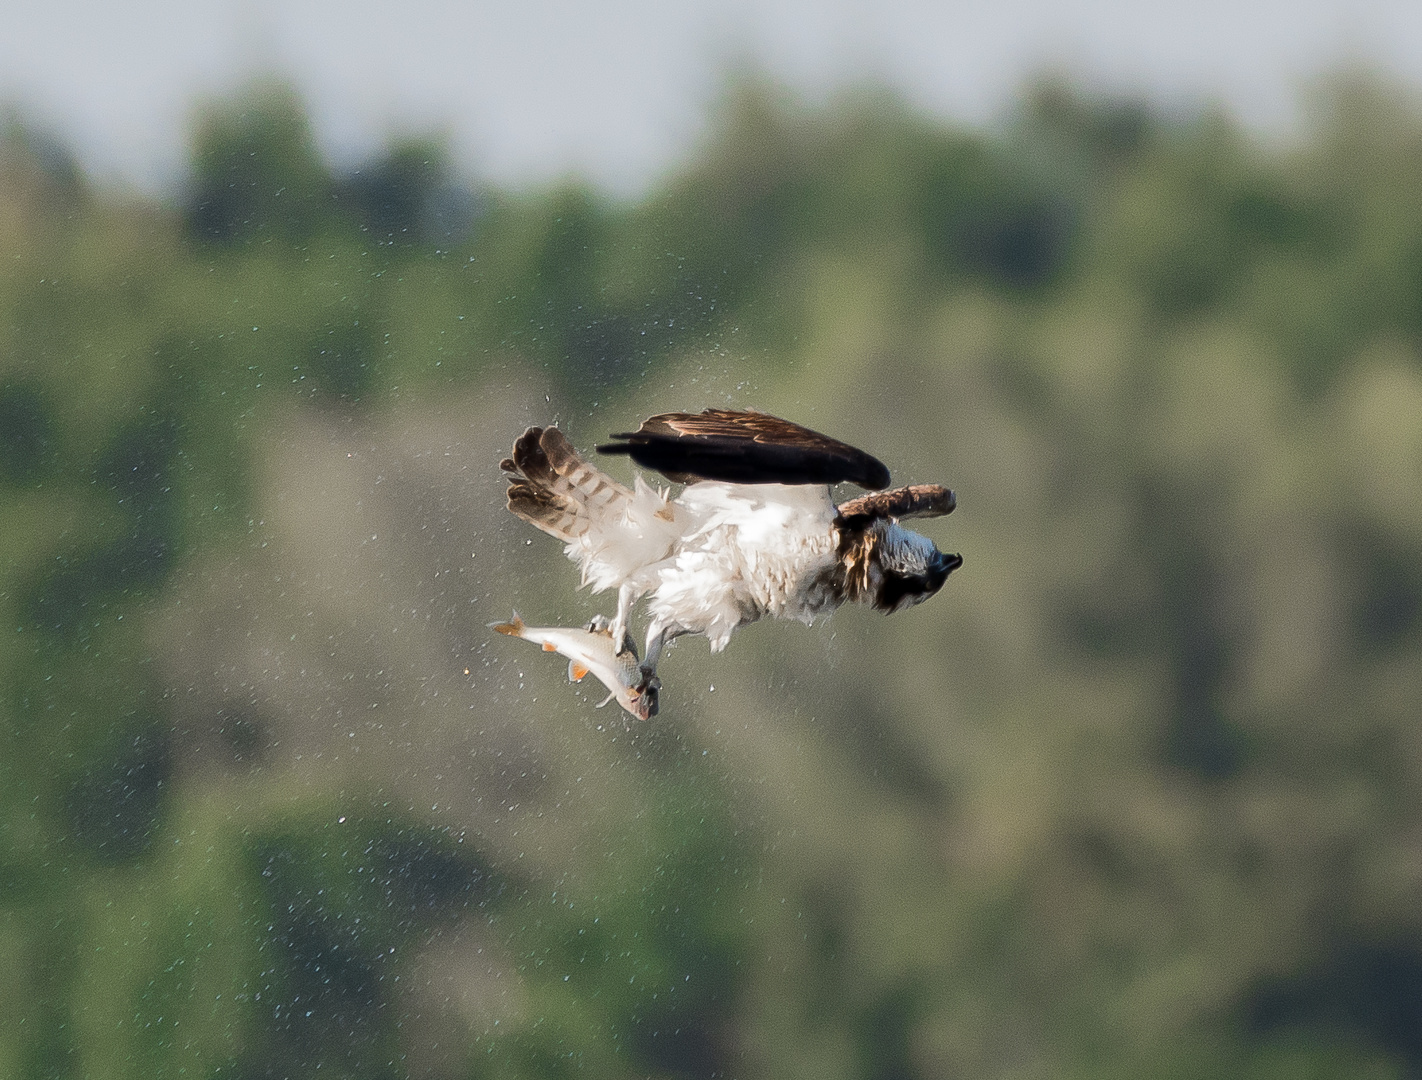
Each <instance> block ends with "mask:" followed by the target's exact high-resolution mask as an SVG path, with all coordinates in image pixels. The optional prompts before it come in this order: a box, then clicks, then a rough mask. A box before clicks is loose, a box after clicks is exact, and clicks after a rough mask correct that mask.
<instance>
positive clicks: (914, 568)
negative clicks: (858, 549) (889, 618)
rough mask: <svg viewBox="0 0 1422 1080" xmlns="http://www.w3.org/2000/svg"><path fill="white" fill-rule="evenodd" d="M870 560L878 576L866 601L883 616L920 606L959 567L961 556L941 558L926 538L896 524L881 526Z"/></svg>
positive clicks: (941, 553) (874, 578) (934, 546)
mask: <svg viewBox="0 0 1422 1080" xmlns="http://www.w3.org/2000/svg"><path fill="white" fill-rule="evenodd" d="M874 557H875V560H876V561H877V563H878V573H877V574H874V575H873V578H872V585H871V592H870V597H869V602H870V603H871V604H873V605H874V607H876V608H878V609H879V610H880V611H882V612H884V614H886V615H889V614H892V613H893V612H895V611H902V610H903V609H904V608H910V607H913V606H914V605H915V604H921V603H923V602H924V601H925V600H927V599H928V598H929V597H930V596H932V595H933V594H934V593H936V592H937V591H938V590H939V589H941V588H943V583H944V582H945V581H947V580H948V575H949V574H951V573H952V572H953V571H954V570H956V569H958V567H960V566H962V565H963V556H961V555H945V554H944V553H943V552H941V551H939V550H938V547H937V545H935V544H934V543H933V541H932V540H930V539H928V537H926V536H921V535H920V534H918V533H916V532H913V531H912V530H910V529H905V528H904V527H903V526H902V525H899V524H898V523H897V522H894V523H891V524H888V525H886V526H885V527H884V530H883V532H882V534H881V535H880V536H879V542H878V543H877V544H875V545H874Z"/></svg>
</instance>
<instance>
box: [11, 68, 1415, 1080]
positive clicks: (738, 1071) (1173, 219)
mask: <svg viewBox="0 0 1422 1080" xmlns="http://www.w3.org/2000/svg"><path fill="white" fill-rule="evenodd" d="M717 115H718V117H719V119H718V122H717V124H716V125H715V128H714V131H713V133H712V134H711V135H710V136H708V139H707V141H706V142H705V145H704V146H703V147H702V148H701V149H700V150H699V151H698V152H697V153H696V154H695V155H694V156H693V157H692V158H691V159H689V160H688V161H686V162H685V163H684V165H683V167H682V168H681V169H680V170H679V171H678V172H677V173H676V174H675V175H674V176H671V177H669V178H667V179H666V180H664V181H663V182H662V183H660V184H659V185H657V186H656V187H655V188H654V189H653V190H651V191H649V192H648V193H647V194H645V195H643V196H641V197H639V198H637V199H635V200H630V201H617V200H613V199H611V198H609V197H607V196H606V195H604V194H602V193H600V192H598V191H597V190H595V189H593V188H590V187H589V186H587V185H586V184H583V183H581V182H579V181H578V180H576V179H569V180H568V181H567V182H565V183H561V184H557V185H553V186H550V187H548V188H546V189H543V190H523V191H508V190H496V189H493V188H490V187H488V186H485V185H481V184H479V183H476V182H473V181H470V180H469V179H468V178H466V177H462V176H459V175H457V174H456V173H455V172H454V171H453V170H452V169H451V167H450V166H449V164H448V160H449V159H448V155H447V153H446V151H445V148H444V147H443V146H442V144H441V143H440V142H439V140H438V139H416V138H412V139H410V140H409V141H406V142H401V143H398V144H395V145H391V146H390V147H389V148H388V149H387V150H386V151H385V152H383V153H382V154H381V155H379V156H377V157H376V158H375V159H373V160H371V161H369V162H366V163H365V164H364V165H363V166H362V167H361V168H359V169H357V170H349V171H341V170H337V169H334V168H333V167H332V166H331V165H330V164H329V163H328V162H327V161H325V160H323V158H322V157H321V155H320V154H319V152H318V151H317V149H316V148H315V144H314V143H313V141H312V137H311V132H310V130H309V127H308V124H307V121H306V119H305V115H304V110H303V106H302V103H301V102H300V101H299V100H297V99H296V98H295V97H294V95H293V94H292V93H291V92H290V91H289V90H288V89H286V88H285V87H283V86H282V85H280V84H257V85H253V86H251V87H249V88H248V89H247V90H245V91H244V92H243V93H242V94H241V95H239V96H238V97H235V98H233V99H231V100H227V101H222V102H217V103H214V104H211V105H209V106H208V107H207V108H206V109H205V110H203V111H202V112H201V113H200V114H199V118H198V121H197V123H196V124H195V128H194V138H193V144H192V145H193V148H192V156H191V167H190V170H189V175H188V181H187V184H186V186H185V189H184V191H183V192H182V194H181V196H179V197H174V198H172V199H170V200H167V201H155V200H153V199H150V198H147V197H140V196H138V195H135V194H132V193H125V192H121V191H115V190H109V189H103V188H97V187H95V186H93V185H91V184H90V183H89V182H87V181H86V180H85V179H84V178H83V177H82V176H81V175H80V174H79V172H78V171H77V169H76V168H75V167H74V165H73V164H72V161H71V159H70V157H69V156H68V154H67V153H66V151H65V149H64V148H63V147H62V146H57V145H55V144H54V143H53V142H51V141H49V140H46V139H45V138H43V137H42V136H40V135H38V134H36V133H35V132H34V131H32V130H29V129H26V128H24V127H23V126H21V125H18V124H11V126H10V127H9V128H8V129H7V131H6V133H5V135H4V139H3V147H0V312H3V318H0V611H3V631H4V633H3V636H0V771H2V774H0V963H3V969H4V971H5V972H6V978H5V979H3V980H0V1015H3V1017H4V1022H3V1023H0V1076H6V1077H10V1076H14V1077H55V1078H59V1077H86V1078H87V1077H95V1078H100V1077H103V1078H109V1077H113V1078H120V1077H134V1078H139V1077H143V1078H158V1077H199V1078H217V1077H223V1078H226V1077H232V1078H258V1077H308V1076H311V1077H314V1076H332V1077H352V1078H365V1077H371V1078H376V1077H379V1078H386V1077H390V1078H396V1077H406V1076H409V1077H470V1078H477V1077H565V1076H593V1077H642V1076H667V1077H674V1076H685V1077H713V1076H721V1077H777V1078H779V1077H805V1078H815V1080H831V1078H837V1077H846V1078H851V1077H854V1078H866V1080H870V1078H872V1080H907V1078H919V1077H922V1078H929V1077H972V1078H978V1077H985V1078H986V1077H1003V1078H1008V1077H1011V1078H1017V1077H1024V1078H1025V1077H1083V1078H1085V1077H1121V1078H1126V1077H1131V1078H1136V1077H1162V1078H1164V1077H1170V1078H1176V1077H1179V1078H1186V1077H1217V1076H1226V1075H1227V1076H1236V1077H1259V1078H1263V1077H1279V1078H1289V1080H1294V1078H1300V1077H1320V1078H1321V1077H1345V1076H1346V1077H1355V1076H1362V1077H1377V1078H1383V1077H1405V1076H1416V1075H1422V903H1419V900H1422V726H1419V720H1422V663H1419V659H1420V657H1419V645H1422V353H1419V349H1420V348H1422V105H1419V104H1418V102H1417V101H1416V100H1414V99H1411V98H1409V97H1407V96H1406V95H1405V94H1404V93H1403V92H1402V91H1400V90H1399V89H1398V88H1397V87H1394V86H1390V85H1387V84H1385V83H1380V82H1377V81H1373V80H1369V79H1368V78H1365V77H1357V76H1347V75H1345V76H1340V77H1338V78H1335V79H1333V80H1331V81H1328V82H1326V83H1324V84H1321V85H1320V87H1319V88H1318V91H1317V93H1316V95H1315V99H1314V103H1313V106H1312V112H1311V114H1310V115H1311V120H1310V121H1309V123H1308V124H1307V125H1306V127H1305V128H1303V129H1302V130H1300V131H1299V132H1297V133H1296V134H1295V135H1293V136H1290V137H1289V138H1287V139H1282V138H1272V139H1264V138H1262V137H1259V136H1255V135H1251V134H1250V133H1248V132H1246V131H1245V130H1243V129H1241V128H1240V127H1239V125H1238V124H1236V123H1235V122H1234V121H1232V120H1231V118H1230V117H1229V116H1227V115H1223V114H1221V113H1217V112H1210V111H1205V112H1202V113H1198V114H1193V115H1188V116H1179V115H1169V114H1166V113H1164V112H1161V111H1159V110H1157V109H1153V108H1150V107H1147V106H1144V105H1140V104H1138V103H1134V102H1130V101H1125V100H1106V99H1097V98H1093V97H1090V96H1087V95H1083V94H1081V93H1078V92H1076V91H1074V90H1073V89H1072V88H1071V87H1070V86H1069V85H1067V84H1064V83H1060V82H1051V81H1048V82H1044V83H1041V84H1039V85H1036V86H1034V87H1031V88H1030V89H1029V90H1028V91H1027V92H1025V93H1024V94H1023V96H1022V102H1021V105H1020V107H1019V108H1018V109H1016V110H1015V111H1014V113H1013V114H1012V115H1011V116H1010V117H1009V118H1007V119H1006V120H1004V121H1003V122H1002V123H1001V124H999V125H997V126H996V127H994V128H993V129H992V130H991V131H982V130H969V129H961V128H954V127H952V126H948V125H946V124H945V123H944V122H942V121H940V120H936V119H931V118H928V117H926V116H924V115H921V114H918V113H916V112H914V111H913V110H912V109H911V108H909V107H908V106H906V105H904V104H903V103H902V102H900V101H899V100H897V99H895V98H894V97H892V96H891V95H888V94H887V93H883V92H879V91H874V90H864V91H858V92H854V93H848V94H845V95H843V96H841V97H839V98H836V99H835V100H833V101H831V102H829V103H827V104H823V105H818V106H809V105H807V104H805V103H804V102H801V101H798V100H795V99H793V98H790V97H787V96H785V95H783V94H782V93H781V92H780V91H778V90H777V89H776V88H775V87H774V86H773V85H772V84H770V83H769V82H767V81H765V80H762V79H759V78H758V77H756V76H754V75H748V76H744V77H741V78H739V79H737V80H734V81H733V82H732V83H731V85H730V86H729V87H728V89H727V91H726V93H725V95H724V98H723V101H722V103H721V105H720V107H719V111H718V114H717ZM706 406H730V407H755V408H759V409H762V410H765V411H769V412H774V413H777V414H780V415H784V416H787V417H790V418H792V419H795V420H797V421H799V422H801V423H804V424H807V425H809V426H812V427H815V428H817V429H820V430H824V431H826V432H828V433H830V434H832V435H835V436H837V437H839V438H842V439H845V440H847V441H850V442H854V443H856V444H859V445H862V446H865V447H866V448H867V449H869V450H870V451H871V452H873V453H874V454H876V455H877V456H878V457H880V458H881V459H883V460H884V461H885V462H887V463H888V464H889V465H890V467H891V468H892V469H893V470H894V472H895V478H896V480H898V481H899V482H941V483H946V484H948V485H950V486H952V487H953V488H955V489H956V491H957V492H958V496H959V509H958V511H957V513H956V514H954V515H953V516H952V517H950V518H947V519H944V520H942V521H938V522H930V523H927V524H926V526H925V531H926V532H929V533H930V534H931V535H932V536H933V538H934V539H935V540H936V541H937V542H938V544H939V546H940V547H942V548H943V549H944V550H947V551H961V552H962V553H963V555H964V558H965V565H964V567H963V569H962V570H961V571H960V572H959V573H957V574H955V575H954V576H953V577H952V579H951V580H950V581H949V583H948V585H947V587H946V588H945V589H944V590H943V592H942V593H941V594H940V595H939V596H938V597H936V598H935V599H934V600H932V601H931V602H930V603H928V604H926V605H924V606H922V607H919V608H915V609H913V610H912V611H910V612H907V613H904V614H901V615H897V616H895V617H893V618H890V619H885V618H883V617H881V616H879V615H876V614H874V613H873V612H871V611H869V610H867V609H853V610H848V609H847V610H843V611H841V612H840V613H838V614H837V615H836V616H835V617H834V618H833V620H831V621H830V622H829V623H828V624H827V625H825V626H822V627H818V628H815V629H813V630H807V629H805V628H804V627H802V626H799V625H798V624H774V625H772V624H761V625H756V626H753V627H750V628H748V629H746V630H744V631H742V632H741V633H740V634H738V635H737V637H736V639H735V641H734V642H733V644H732V645H731V647H730V648H729V649H728V650H727V651H726V652H725V653H723V654H721V655H719V656H716V657H711V656H710V655H709V654H708V652H707V649H706V646H705V643H704V642H702V641H699V640H697V639H686V640H684V641H682V642H680V643H679V644H678V645H677V647H676V648H675V649H674V650H672V652H671V653H670V654H669V655H668V657H667V659H666V661H665V662H664V664H663V670H662V675H663V678H664V680H665V684H666V687H665V689H664V691H663V695H662V712H661V715H660V716H658V717H657V718H656V719H655V720H653V721H652V722H650V723H648V724H646V725H637V726H631V727H629V726H627V725H626V723H625V722H624V720H623V719H622V718H621V717H620V716H615V715H613V710H611V709H609V710H605V711H603V712H596V711H594V710H593V708H592V705H593V704H594V702H595V701H596V699H597V697H598V696H599V695H598V694H597V693H596V689H595V688H594V689H586V688H583V687H572V686H570V685H568V684H567V683H566V681H565V679H564V675H563V664H562V663H561V661H558V660H557V659H556V658H547V657H543V656H542V655H541V654H539V653H537V652H536V651H534V650H533V649H531V648H527V647H525V646H523V645H521V644H518V643H516V642H513V641H510V640H506V639H498V640H492V641H491V640H489V637H490V635H489V633H488V631H487V630H486V629H485V624H486V623H488V622H490V621H492V620H496V619H502V618H505V617H507V615H508V613H509V611H510V610H511V609H512V608H513V607H514V606H517V607H518V610H519V611H520V612H521V613H522V614H523V615H524V616H525V617H526V618H527V619H528V620H529V622H530V623H534V624H563V625H574V624H581V623H582V622H584V621H585V620H586V619H587V618H588V617H589V616H590V615H591V614H593V613H594V612H597V611H609V610H610V609H611V599H610V598H609V597H606V596H601V597H588V596H587V594H585V593H578V592H576V591H575V589H574V586H575V584H576V571H575V569H574V568H573V567H572V566H570V565H569V564H567V563H566V562H565V561H564V560H563V559H562V556H561V553H560V551H559V545H557V544H556V543H555V542H553V541H552V540H550V539H548V538H546V537H544V536H542V535H540V534H537V533H534V532H533V531H532V530H530V529H528V528H527V527H526V526H524V525H522V524H521V523H520V522H517V521H515V520H514V519H512V517H511V516H509V515H508V514H507V513H506V512H505V511H504V510H503V508H502V496H501V483H500V480H499V477H498V470H497V467H496V463H497V461H498V459H499V458H500V457H501V456H503V455H504V454H505V453H507V447H508V445H509V444H510V442H511V441H512V439H513V438H514V437H515V436H516V435H517V434H518V433H519V432H520V431H521V430H522V429H523V427H524V426H526V425H528V424H531V423H539V424H544V423H549V422H553V421H556V422H558V423H559V424H560V425H561V426H562V427H563V429H564V430H565V431H566V432H567V433H568V434H569V436H570V437H571V438H572V439H573V441H574V443H575V444H576V445H578V446H580V447H583V448H585V449H587V448H590V447H591V446H592V445H593V444H594V443H596V442H597V441H600V440H602V439H603V438H604V437H605V436H606V435H607V434H608V433H609V432H612V431H619V430H626V429H627V428H628V427H629V426H632V425H635V424H636V423H637V422H638V420H639V419H640V418H641V416H643V415H646V414H648V413H651V412H654V411H660V410H664V409H699V408H702V407H706ZM610 469H611V471H613V472H614V474H616V475H618V476H619V477H620V478H621V479H624V480H626V479H627V478H628V476H629V473H628V470H627V466H626V464H625V463H623V462H614V463H613V464H612V465H611V466H610Z"/></svg>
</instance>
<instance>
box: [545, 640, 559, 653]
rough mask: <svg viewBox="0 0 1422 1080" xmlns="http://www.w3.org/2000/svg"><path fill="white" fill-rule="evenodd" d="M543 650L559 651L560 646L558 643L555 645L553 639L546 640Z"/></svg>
mask: <svg viewBox="0 0 1422 1080" xmlns="http://www.w3.org/2000/svg"><path fill="white" fill-rule="evenodd" d="M543 651H544V652H557V651H558V646H557V645H554V644H553V642H551V641H545V642H544V643H543Z"/></svg>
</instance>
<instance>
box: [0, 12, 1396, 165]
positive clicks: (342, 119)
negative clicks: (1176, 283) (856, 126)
mask: <svg viewBox="0 0 1422 1080" xmlns="http://www.w3.org/2000/svg"><path fill="white" fill-rule="evenodd" d="M747 60H749V61H752V62H754V63H756V64H758V65H759V66H761V67H762V68H764V69H766V70H767V71H769V72H770V73H771V74H772V75H773V76H775V77H776V78H779V79H781V80H782V81H784V82H785V83H786V84H787V85H789V86H790V87H792V88H794V89H795V90H797V91H799V92H800V93H802V94H805V95H807V96H809V97H811V98H820V97H822V96H823V95H825V94H826V93H829V92H832V90H833V89H834V88H835V87H837V86H841V85H844V84H845V83H847V82H852V81H863V80H865V79H875V80H878V81H880V82H884V83H888V84H890V85H892V86H894V87H897V88H898V89H899V90H901V91H902V92H903V93H904V94H905V95H906V96H908V97H909V98H910V99H911V100H913V101H914V102H916V103H918V104H920V105H922V106H923V107H925V108H927V109H930V110H932V111H934V112H936V113H939V114H942V115H944V116H947V117H952V118H956V119H959V120H967V121H971V122H984V121H989V120H991V119H992V118H993V117H995V116H1000V115H1001V114H1002V113H1003V111H1004V110H1005V109H1006V108H1007V107H1008V106H1009V104H1010V102H1011V100H1012V96H1013V94H1014V92H1015V91H1017V90H1018V89H1020V87H1021V86H1022V85H1023V82H1024V80H1025V79H1026V78H1027V77H1028V76H1029V75H1030V74H1031V73H1033V72H1035V71H1040V70H1042V69H1043V68H1045V67H1051V68H1054V69H1057V70H1064V71H1067V72H1071V73H1075V74H1077V75H1079V76H1080V77H1081V78H1082V80H1083V81H1085V82H1087V83H1088V84H1090V85H1095V86H1100V87H1104V88H1110V89H1117V90H1124V91H1130V92H1139V93H1145V94H1148V95H1150V96H1152V97H1154V98H1157V99H1159V100H1162V101H1164V102H1167V103H1178V102H1184V103H1187V104H1188V103H1198V102H1200V101H1203V100H1209V99H1213V100H1222V101H1224V102H1226V103H1227V104H1228V105H1229V106H1230V107H1232V108H1233V109H1234V110H1235V112H1236V113H1237V114H1238V115H1240V116H1241V117H1242V118H1243V119H1245V120H1246V121H1247V122H1248V123H1250V124H1252V125H1255V126H1259V127H1263V128H1273V129H1281V128H1287V126H1288V124H1289V123H1290V122H1291V121H1292V119H1293V118H1294V116H1295V106H1296V104H1297V102H1298V100H1299V94H1300V90H1301V88H1303V87H1306V86H1307V84H1308V82H1309V80H1310V79H1311V78H1312V77H1314V76H1317V75H1318V74H1319V73H1321V72H1326V71H1328V70H1330V69H1332V68H1336V67H1338V66H1340V65H1341V64H1343V63H1345V62H1353V63H1358V62H1366V63H1369V64H1372V65H1374V66H1377V67H1381V68H1384V69H1386V70H1389V71H1392V72H1394V73H1396V74H1397V75H1399V76H1401V77H1402V78H1404V79H1406V80H1407V81H1409V82H1411V83H1413V84H1414V85H1419V86H1422V3H1418V2H1416V0H1411V2H1408V0H1361V2H1354V3H1344V2H1340V0H1195V2H1193V3H1189V4H1185V3H1175V4H1163V3H1146V2H1140V3H1133V2H1129V0H1055V2H1053V0H951V2H941V3H930V2H925V0H821V2H818V3H816V2H812V0H700V2H697V3H687V2H683V3H678V2H675V0H664V2H656V0H607V2H604V3H594V2H586V0H585V2H577V0H499V2H492V0H465V2H451V0H378V2H377V0H352V2H348V3H336V2H334V0H127V2H124V3H113V2H103V0H0V99H5V100H8V101H9V102H10V103H11V104H12V105H17V106H18V108H19V110H20V113H21V115H22V116H24V117H25V118H26V119H27V120H29V121H30V122H31V123H37V124H38V125H40V126H41V127H42V128H44V129H46V130H48V131H50V132H52V133H54V134H57V135H59V136H60V137H61V138H62V139H63V140H65V141H66V142H67V143H68V144H69V145H70V146H71V147H72V148H73V149H74V150H75V152H76V153H77V154H78V157H79V159H80V161H81V162H82V163H83V165H84V166H85V168H86V169H88V170H89V171H90V173H91V174H93V175H94V176H95V177H97V178H100V179H103V180H110V181H116V182H120V183H127V184H132V185H137V186H139V187H142V188H145V189H148V190H153V191H162V190H164V189H171V185H172V184H173V183H174V182H175V181H176V179H177V178H178V177H179V176H180V175H181V168H182V162H183V158H184V147H185V144H186V138H187V131H188V127H189V124H190V120H191V117H192V115H193V112H194V109H195V106H196V103H197V102H198V101H200V100H201V99H202V98H203V97H204V96H212V95H220V94H224V93H229V92H231V90H232V89H233V88H234V87H237V86H239V85H241V83H242V82H243V81H244V80H245V79H248V78H250V77H251V76H252V75H253V74H255V73H276V74H279V75H282V76H284V77H286V78H288V79H290V80H291V81H293V82H294V83H295V84H296V85H297V86H298V87H299V88H300V90H301V92H302V94H303V95H304V96H305V98H306V101H307V103H308V106H309V108H310V110H311V113H312V117H313V120H314V122H315V125H316V130H317V134H318V137H319V139H320V141H321V143H322V145H323V147H325V149H326V150H327V152H328V153H330V154H331V155H332V157H333V158H334V159H335V160H337V161H340V162H352V161H355V160H358V159H360V158H361V157H363V156H365V155H367V154H368V153H370V152H371V151H372V150H373V149H375V148H376V147H378V146H379V145H381V144H382V143H383V142H384V141H385V140H386V139H387V138H388V137H389V135H390V134H391V133H394V132H399V131H411V130H414V131H418V132H436V131H438V132H445V133H447V134H448V135H449V137H450V139H451V142H452V145H453V147H454V149H455V152H456V155H457V157H458V159H459V160H460V161H461V162H462V163H463V164H464V165H465V167H467V168H468V169H469V170H471V171H472V172H475V173H477V174H479V175H483V176H486V177H490V178H492V179H494V180H496V181H499V182H502V183H510V184H519V183H528V182H534V183H537V182H547V181H548V180H550V179H553V178H555V177H557V176H559V175H560V174H564V173H568V172H580V173H582V174H584V175H586V176H589V177H591V178H592V179H594V180H595V181H597V182H599V183H600V184H603V185H604V186H606V187H609V188H611V189H613V190H616V191H621V192H628V193H631V192H636V191H638V190H641V189H643V188H645V187H646V186H647V185H648V184H650V183H652V182H654V181H655V179H656V178H657V177H658V176H660V175H663V174H664V173H665V172H666V171H667V170H668V169H669V168H670V167H672V166H673V165H674V163H675V162H676V160H677V159H678V158H679V157H680V156H681V155H683V154H684V153H685V152H686V150H687V149H688V148H689V147H691V146H692V145H694V143H695V141H696V139H697V137H698V135H699V134H700V133H701V132H702V131H703V130H704V127H705V122H706V118H707V116H708V113H709V109H710V103H711V102H712V101H713V100H714V98H715V95H716V93H717V91H718V89H719V87H720V86H721V81H722V76H723V74H724V73H725V71H726V70H727V68H728V67H729V66H730V65H731V64H732V63H735V62H743V61H747Z"/></svg>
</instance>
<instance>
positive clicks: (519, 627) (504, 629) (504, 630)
mask: <svg viewBox="0 0 1422 1080" xmlns="http://www.w3.org/2000/svg"><path fill="white" fill-rule="evenodd" d="M489 629H490V630H493V631H495V632H496V633H500V634H508V635H509V636H510V637H523V632H524V631H525V630H527V629H528V627H527V626H525V625H524V623H523V619H521V618H520V617H519V614H518V612H517V611H515V612H514V613H513V618H512V619H511V620H509V621H508V622H491V623H490V624H489Z"/></svg>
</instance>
